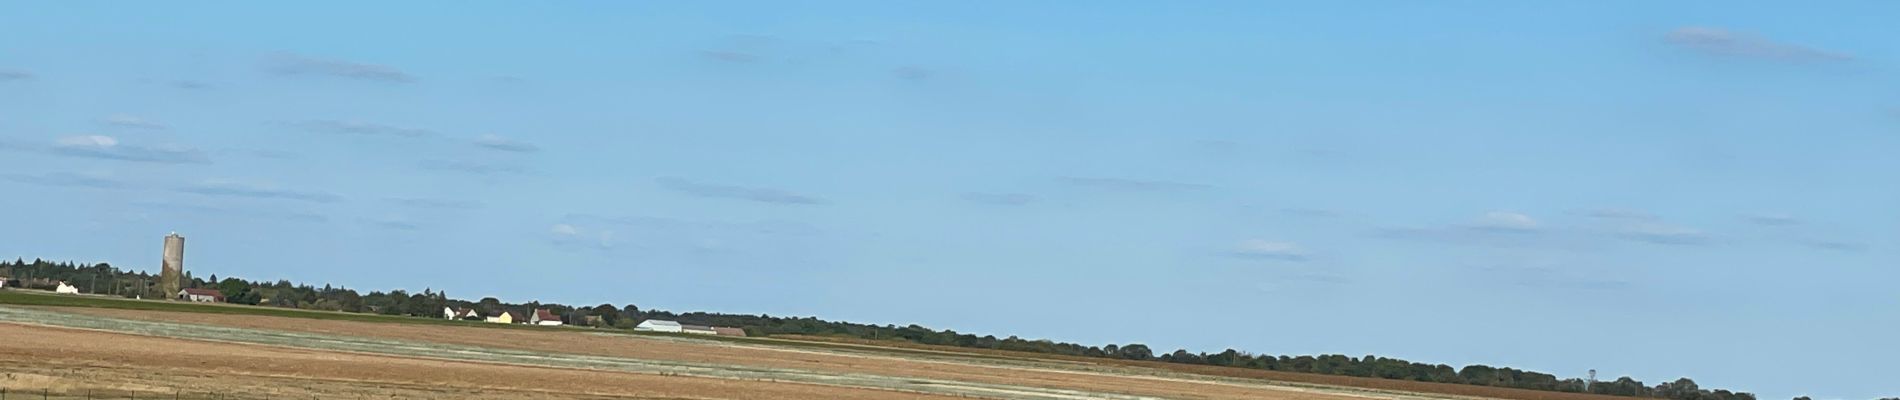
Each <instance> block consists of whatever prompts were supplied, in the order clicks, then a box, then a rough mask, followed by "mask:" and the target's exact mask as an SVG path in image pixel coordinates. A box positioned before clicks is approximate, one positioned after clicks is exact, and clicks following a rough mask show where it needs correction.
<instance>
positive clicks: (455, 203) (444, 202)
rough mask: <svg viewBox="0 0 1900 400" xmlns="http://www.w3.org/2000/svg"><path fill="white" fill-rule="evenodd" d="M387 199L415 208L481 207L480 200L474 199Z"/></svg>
mask: <svg viewBox="0 0 1900 400" xmlns="http://www.w3.org/2000/svg"><path fill="white" fill-rule="evenodd" d="M388 200H389V202H391V203H396V204H399V205H402V206H405V207H415V208H423V209H468V208H481V206H482V203H481V202H479V201H474V200H448V199H431V198H422V197H391V198H389V199H388Z"/></svg>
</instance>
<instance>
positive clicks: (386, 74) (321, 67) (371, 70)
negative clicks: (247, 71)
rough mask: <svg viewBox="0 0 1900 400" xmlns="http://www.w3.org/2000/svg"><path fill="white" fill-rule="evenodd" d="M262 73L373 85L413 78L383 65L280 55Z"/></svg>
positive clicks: (409, 80) (272, 59) (412, 80)
mask: <svg viewBox="0 0 1900 400" xmlns="http://www.w3.org/2000/svg"><path fill="white" fill-rule="evenodd" d="M264 70H265V71H266V72H270V73H273V74H277V75H280V76H318V77H332V78H344V79H353V80H362V81H373V82H388V83H411V82H415V81H416V80H417V78H416V76H415V75H410V74H409V73H408V72H403V71H402V70H400V69H396V68H395V67H391V66H387V65H377V64H365V63H358V62H350V61H342V60H326V59H319V58H311V57H305V56H300V55H296V54H280V55H277V56H275V57H271V58H270V59H268V60H266V61H265V63H264Z"/></svg>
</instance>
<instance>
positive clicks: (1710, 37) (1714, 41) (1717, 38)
mask: <svg viewBox="0 0 1900 400" xmlns="http://www.w3.org/2000/svg"><path fill="white" fill-rule="evenodd" d="M1663 38H1664V39H1666V40H1667V41H1669V43H1671V44H1675V45H1676V46H1679V47H1682V48H1686V49H1690V50H1695V51H1699V52H1703V53H1707V54H1714V55H1721V56H1729V57H1747V58H1756V59H1767V60H1781V61H1842V60H1851V59H1853V58H1854V57H1853V56H1851V55H1848V54H1844V53H1838V52H1833V51H1827V50H1821V49H1816V48H1813V47H1808V46H1802V45H1798V44H1792V43H1783V42H1778V41H1774V40H1770V39H1768V38H1764V37H1761V36H1757V35H1752V34H1746V33H1740V32H1731V31H1729V30H1726V29H1722V28H1714V27H1705V26H1688V27H1682V28H1677V29H1676V30H1673V31H1669V33H1668V34H1665V35H1663Z"/></svg>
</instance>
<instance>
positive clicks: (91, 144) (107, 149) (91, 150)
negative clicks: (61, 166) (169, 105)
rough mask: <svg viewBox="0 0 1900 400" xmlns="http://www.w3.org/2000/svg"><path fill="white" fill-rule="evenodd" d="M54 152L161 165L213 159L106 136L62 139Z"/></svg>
mask: <svg viewBox="0 0 1900 400" xmlns="http://www.w3.org/2000/svg"><path fill="white" fill-rule="evenodd" d="M48 151H49V152H51V153H52V154H56V155H62V156H68V157H81V158H98V159H106V160H118V161H132V162H148V163H160V164H207V163H210V162H211V159H210V158H208V157H205V154H204V152H203V151H199V150H198V149H195V148H191V147H185V146H179V145H162V146H157V147H146V146H134V145H127V144H122V143H119V139H118V138H114V137H111V136H104V135H82V136H69V137H64V138H60V139H59V140H58V141H57V142H54V143H53V146H52V147H50V148H48Z"/></svg>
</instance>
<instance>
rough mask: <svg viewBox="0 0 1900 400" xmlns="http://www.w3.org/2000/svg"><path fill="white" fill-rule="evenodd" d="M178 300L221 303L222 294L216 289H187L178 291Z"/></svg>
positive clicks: (222, 299) (222, 300)
mask: <svg viewBox="0 0 1900 400" xmlns="http://www.w3.org/2000/svg"><path fill="white" fill-rule="evenodd" d="M178 299H179V300H184V301H190V302H197V303H223V302H224V293H223V292H219V291H218V290H217V289H200V288H188V289H184V290H179V291H178Z"/></svg>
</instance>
